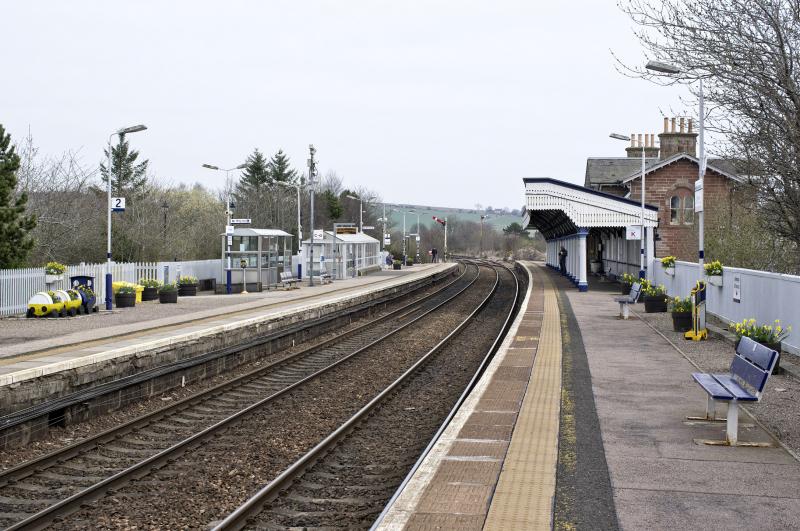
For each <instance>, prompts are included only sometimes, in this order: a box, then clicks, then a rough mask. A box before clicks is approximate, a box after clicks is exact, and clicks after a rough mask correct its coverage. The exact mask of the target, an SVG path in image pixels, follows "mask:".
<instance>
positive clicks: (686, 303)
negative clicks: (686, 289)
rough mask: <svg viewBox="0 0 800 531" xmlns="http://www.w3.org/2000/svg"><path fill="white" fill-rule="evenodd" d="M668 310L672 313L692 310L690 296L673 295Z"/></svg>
mask: <svg viewBox="0 0 800 531" xmlns="http://www.w3.org/2000/svg"><path fill="white" fill-rule="evenodd" d="M669 311H671V312H673V313H679V312H691V311H692V298H691V297H684V298H680V297H675V298H673V299H670V301H669Z"/></svg>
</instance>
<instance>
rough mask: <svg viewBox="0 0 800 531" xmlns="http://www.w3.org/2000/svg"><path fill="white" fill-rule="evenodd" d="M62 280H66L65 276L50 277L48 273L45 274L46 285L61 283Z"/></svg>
mask: <svg viewBox="0 0 800 531" xmlns="http://www.w3.org/2000/svg"><path fill="white" fill-rule="evenodd" d="M62 280H64V275H48V274H47V273H45V275H44V281H45V284H52V283H53V282H61V281H62Z"/></svg>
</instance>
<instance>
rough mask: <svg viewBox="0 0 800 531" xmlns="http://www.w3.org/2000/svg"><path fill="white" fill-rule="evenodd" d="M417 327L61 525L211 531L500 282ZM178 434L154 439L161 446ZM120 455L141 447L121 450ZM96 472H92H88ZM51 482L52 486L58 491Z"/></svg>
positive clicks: (482, 283)
mask: <svg viewBox="0 0 800 531" xmlns="http://www.w3.org/2000/svg"><path fill="white" fill-rule="evenodd" d="M488 277H489V272H487V271H486V270H483V271H482V274H481V278H480V279H479V280H478V282H477V283H476V284H475V285H474V286H473V287H472V288H470V289H468V290H467V291H466V292H465V293H464V294H463V295H461V296H460V297H458V298H457V299H455V300H453V301H451V302H450V303H448V304H447V305H445V306H444V307H443V308H441V309H439V310H437V311H436V312H434V314H432V315H431V316H429V317H426V318H423V319H421V320H420V321H419V322H417V323H416V324H415V325H414V326H413V327H409V328H406V329H404V330H402V331H400V332H399V333H397V334H396V335H395V336H393V337H392V338H391V339H390V340H389V341H388V342H387V343H386V344H383V343H382V344H379V345H376V346H375V347H371V348H369V349H367V350H365V351H364V352H363V353H362V354H360V355H358V356H355V357H353V358H351V359H349V360H346V361H345V362H343V363H341V364H340V365H338V366H337V367H335V368H333V369H332V370H330V371H328V372H326V373H324V374H321V375H320V376H318V377H317V378H315V379H313V380H311V381H309V382H308V383H306V384H304V385H302V386H300V387H297V388H295V389H293V390H291V391H290V392H288V393H287V394H285V395H283V396H281V397H279V398H277V399H276V400H274V401H272V402H270V404H269V406H268V407H263V408H259V409H257V410H255V411H253V412H252V413H251V414H249V415H248V416H246V417H244V418H242V419H240V420H239V421H238V422H237V423H235V424H233V425H231V426H229V427H228V428H226V429H224V430H222V431H219V432H217V433H216V434H215V436H214V437H213V438H208V439H205V440H203V441H202V443H200V444H198V445H197V446H195V447H194V448H192V449H191V450H188V451H187V452H186V453H184V454H183V455H182V456H181V457H176V458H174V460H172V461H171V462H170V463H169V464H168V465H166V466H164V467H163V468H161V469H159V470H156V471H153V472H152V473H150V474H148V475H147V476H146V477H143V478H142V479H139V480H138V481H135V482H132V483H129V484H127V485H125V486H123V487H121V488H119V489H118V490H117V491H116V492H115V493H113V494H112V493H110V494H109V495H108V496H106V497H105V498H103V499H101V500H99V501H97V502H94V503H90V504H87V505H85V506H84V507H83V508H82V509H81V510H79V511H78V512H77V513H75V514H73V515H71V516H68V517H66V518H65V519H64V520H63V521H61V522H59V523H57V524H56V528H64V529H74V528H82V527H92V528H93V529H98V528H127V527H133V526H136V528H138V529H166V528H168V529H176V528H202V527H205V526H207V525H208V523H209V522H210V521H213V520H216V519H219V518H220V517H222V516H224V515H226V514H227V513H228V512H229V511H231V510H232V509H234V508H235V507H236V506H238V505H239V504H240V503H241V502H243V501H244V500H245V499H246V498H247V496H249V495H250V494H251V493H252V492H254V491H255V490H257V489H258V488H259V487H260V486H261V485H263V484H264V483H266V482H268V481H269V479H271V478H272V477H274V476H275V475H276V474H277V473H278V472H280V471H281V470H282V469H283V468H284V467H285V466H287V465H288V464H289V463H291V462H292V461H293V460H294V459H296V458H297V457H298V456H299V455H302V453H304V452H305V451H307V450H308V448H310V447H311V446H313V445H314V444H315V443H316V442H318V441H319V440H320V439H322V438H323V437H324V436H326V435H327V434H328V433H329V432H330V431H331V430H332V429H334V428H335V427H336V426H337V425H338V424H339V423H341V422H343V420H346V419H347V418H349V416H350V415H352V414H353V413H354V412H355V411H356V410H358V409H359V408H360V407H362V406H363V405H364V404H365V403H366V402H367V401H369V399H370V398H371V397H372V396H374V394H376V393H377V392H378V391H380V389H382V388H383V387H385V386H386V385H388V383H390V382H391V381H393V379H394V378H396V376H397V375H399V374H400V373H402V372H403V371H404V370H405V369H406V368H407V367H408V366H410V365H411V364H413V362H414V361H415V360H416V359H417V357H418V353H419V352H425V351H427V350H428V349H429V348H430V347H431V346H433V344H435V343H436V342H437V341H438V340H439V339H441V337H443V336H444V335H446V334H447V332H448V331H449V330H450V329H452V328H453V327H454V326H455V325H456V324H457V323H458V322H460V321H461V320H462V319H463V316H465V315H466V314H468V313H469V312H470V311H471V310H472V308H474V307H475V306H476V305H477V303H478V301H480V300H481V299H482V298H483V297H485V296H486V293H487V292H488V289H489V287H490V285H491V283H493V281H494V273H493V272H492V273H491V283H490V282H489V278H488ZM173 429H174V428H166V427H165V428H164V431H155V430H151V431H150V432H148V433H149V434H150V435H151V436H152V437H153V438H154V439H155V438H159V437H165V436H169V432H170V431H172V430H173ZM113 446H114V451H115V455H116V456H117V457H115V458H118V455H119V454H123V455H124V454H125V453H128V454H131V455H135V454H136V453H137V452H139V451H140V449H139V447H138V446H137V445H128V444H125V442H123V441H120V442H117V443H114V445H113ZM87 472H90V471H87ZM52 482H53V481H52V479H51V480H50V483H51V484H52Z"/></svg>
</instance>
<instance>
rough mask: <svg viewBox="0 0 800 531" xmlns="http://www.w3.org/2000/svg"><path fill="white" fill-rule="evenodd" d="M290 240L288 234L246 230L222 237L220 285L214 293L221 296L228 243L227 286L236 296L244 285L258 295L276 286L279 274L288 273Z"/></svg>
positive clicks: (237, 228)
mask: <svg viewBox="0 0 800 531" xmlns="http://www.w3.org/2000/svg"><path fill="white" fill-rule="evenodd" d="M291 238H292V235H291V234H289V233H288V232H284V231H282V230H278V229H253V228H249V227H236V228H235V229H234V230H233V234H223V235H222V276H221V279H222V281H221V282H218V283H217V292H220V293H224V292H225V280H224V279H225V278H226V272H227V269H228V260H227V259H226V257H225V253H226V251H227V246H228V244H229V243H228V240H229V241H230V247H231V262H230V263H231V286H232V288H233V292H234V293H240V292H241V291H242V287H243V285H244V283H245V281H246V283H247V291H261V290H262V289H263V288H264V287H266V288H267V289H269V286H272V285H277V284H278V279H279V278H280V275H281V273H283V272H284V271H291V267H292V246H291V243H290V241H291ZM242 265H244V266H245V267H242ZM220 284H221V285H220Z"/></svg>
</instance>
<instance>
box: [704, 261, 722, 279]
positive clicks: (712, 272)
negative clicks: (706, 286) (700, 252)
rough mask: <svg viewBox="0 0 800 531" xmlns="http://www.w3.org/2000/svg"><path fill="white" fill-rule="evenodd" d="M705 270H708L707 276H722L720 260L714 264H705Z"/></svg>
mask: <svg viewBox="0 0 800 531" xmlns="http://www.w3.org/2000/svg"><path fill="white" fill-rule="evenodd" d="M703 269H705V270H706V275H709V276H719V275H722V263H720V261H719V260H714V261H713V262H709V263H707V264H704V265H703Z"/></svg>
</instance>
